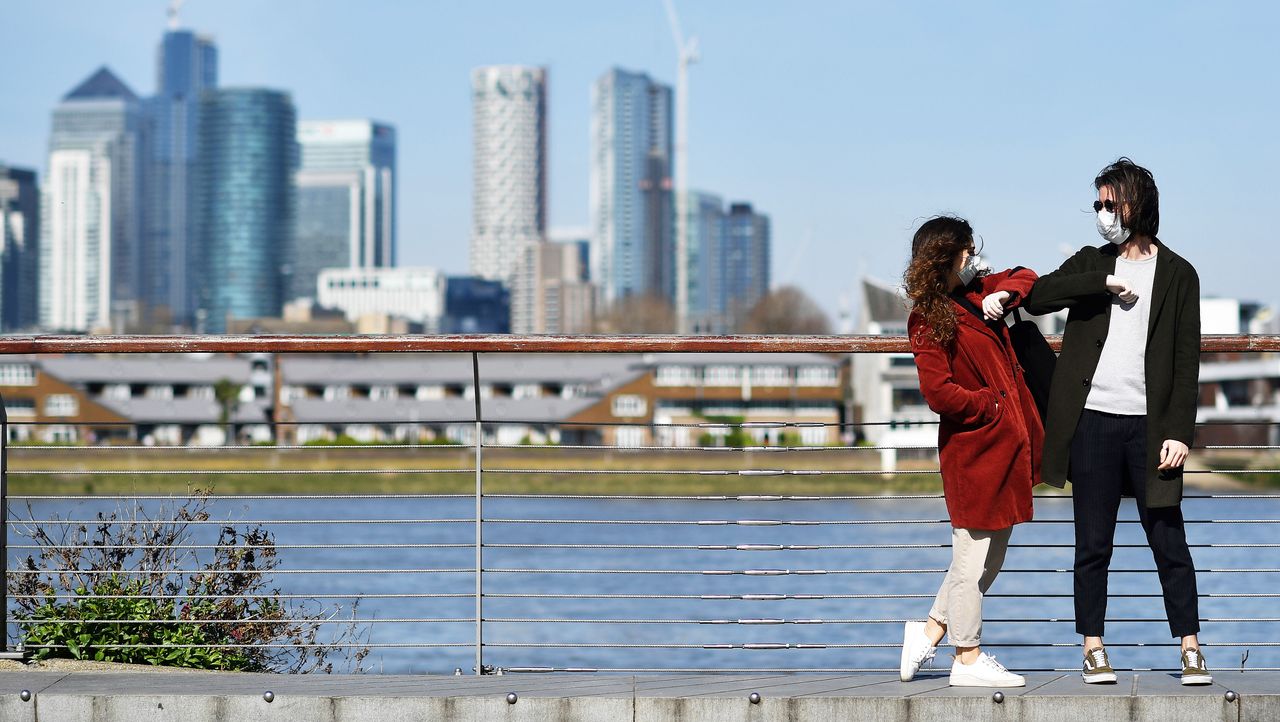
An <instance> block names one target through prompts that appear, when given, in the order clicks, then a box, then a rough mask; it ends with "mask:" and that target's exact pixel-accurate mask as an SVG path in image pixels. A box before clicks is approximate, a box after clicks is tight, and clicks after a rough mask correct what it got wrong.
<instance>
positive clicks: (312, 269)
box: [286, 120, 396, 299]
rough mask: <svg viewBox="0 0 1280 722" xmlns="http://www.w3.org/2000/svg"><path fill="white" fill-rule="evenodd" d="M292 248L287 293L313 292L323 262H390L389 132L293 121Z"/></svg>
mask: <svg viewBox="0 0 1280 722" xmlns="http://www.w3.org/2000/svg"><path fill="white" fill-rule="evenodd" d="M298 144H299V149H300V151H301V154H302V165H301V167H300V168H299V170H298V174H297V186H298V188H297V193H298V199H297V204H298V205H297V208H298V213H297V223H296V225H295V229H294V237H295V242H294V246H295V254H294V261H293V268H292V277H291V281H290V288H289V289H286V290H287V294H286V299H294V298H301V297H312V298H314V297H315V295H316V279H317V277H318V276H319V273H320V270H321V269H324V268H387V267H391V266H395V265H396V131H395V128H393V127H391V126H390V125H387V124H385V123H376V122H374V121H371V120H304V121H300V122H299V123H298Z"/></svg>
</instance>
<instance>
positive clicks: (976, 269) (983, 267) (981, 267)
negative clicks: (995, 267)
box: [956, 255, 991, 286]
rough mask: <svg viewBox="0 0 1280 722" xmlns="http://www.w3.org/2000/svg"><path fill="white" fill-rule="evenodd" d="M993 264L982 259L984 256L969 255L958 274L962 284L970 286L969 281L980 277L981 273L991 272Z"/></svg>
mask: <svg viewBox="0 0 1280 722" xmlns="http://www.w3.org/2000/svg"><path fill="white" fill-rule="evenodd" d="M990 271H991V266H988V265H987V262H986V261H984V260H982V256H976V255H975V256H969V258H968V260H966V261H965V262H964V267H963V268H961V269H960V272H959V273H957V274H956V275H957V276H959V277H960V285H961V286H968V285H969V282H970V281H972V280H973V279H975V278H977V277H978V274H979V273H984V272H990Z"/></svg>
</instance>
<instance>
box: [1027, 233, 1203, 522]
mask: <svg viewBox="0 0 1280 722" xmlns="http://www.w3.org/2000/svg"><path fill="white" fill-rule="evenodd" d="M1156 245H1157V246H1158V247H1159V250H1158V252H1157V255H1156V272H1155V280H1154V282H1153V284H1152V292H1151V318H1150V320H1149V322H1148V330H1147V352H1146V382H1147V486H1146V488H1147V506H1148V507H1149V508H1156V507H1169V506H1177V505H1178V504H1179V503H1181V501H1182V469H1181V468H1178V469H1169V470H1166V471H1160V470H1159V469H1158V468H1157V467H1158V466H1159V464H1160V447H1161V446H1163V444H1164V442H1165V440H1166V439H1175V440H1177V441H1181V442H1182V443H1184V444H1186V445H1187V446H1188V447H1190V446H1191V444H1192V441H1193V436H1194V434H1195V425H1196V402H1197V398H1198V396H1199V377H1200V278H1199V276H1197V275H1196V270H1195V268H1193V267H1192V266H1191V264H1190V263H1188V262H1187V261H1186V260H1185V259H1183V258H1182V257H1181V256H1179V255H1177V254H1176V253H1174V252H1173V251H1171V250H1169V248H1168V247H1167V246H1165V245H1164V244H1163V243H1160V241H1159V240H1156ZM1118 253H1119V249H1118V247H1117V246H1114V245H1112V244H1110V243H1108V244H1106V245H1103V246H1098V247H1094V246H1086V247H1084V248H1082V249H1080V251H1079V252H1077V253H1076V254H1075V255H1074V256H1072V257H1071V258H1068V259H1067V260H1066V262H1064V263H1063V264H1062V267H1061V268H1059V269H1058V270H1056V271H1054V272H1053V273H1049V274H1047V275H1043V276H1041V277H1040V279H1039V280H1038V281H1036V285H1035V286H1034V287H1033V288H1032V289H1031V293H1029V294H1027V298H1026V300H1025V301H1024V303H1023V308H1025V309H1026V310H1027V311H1028V312H1030V313H1033V314H1037V315H1039V314H1045V313H1051V312H1053V311H1058V310H1061V309H1064V308H1065V309H1068V315H1067V326H1066V329H1065V331H1064V332H1063V336H1062V353H1061V354H1060V355H1059V357H1058V365H1057V368H1056V370H1055V371H1054V374H1053V386H1052V388H1051V389H1050V391H1049V408H1048V413H1047V418H1046V419H1045V424H1044V427H1045V428H1044V431H1045V440H1044V462H1043V467H1042V470H1041V474H1042V479H1043V480H1044V481H1045V482H1047V483H1049V484H1053V485H1054V486H1057V487H1063V486H1065V485H1066V482H1067V481H1068V480H1069V479H1070V475H1071V471H1070V469H1069V468H1068V467H1069V461H1070V457H1071V438H1072V436H1074V435H1075V431H1076V424H1077V423H1078V422H1079V420H1080V412H1081V411H1083V410H1084V404H1085V400H1086V398H1087V397H1088V396H1089V386H1090V384H1091V383H1092V377H1093V373H1094V370H1095V369H1097V367H1098V358H1099V357H1100V356H1101V355H1102V347H1103V346H1104V345H1106V342H1107V332H1108V330H1109V328H1110V321H1111V298H1112V296H1111V294H1110V293H1109V292H1108V291H1107V288H1106V278H1107V276H1108V275H1111V274H1113V273H1115V269H1116V256H1117V254H1118Z"/></svg>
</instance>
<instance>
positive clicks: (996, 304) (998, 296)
mask: <svg viewBox="0 0 1280 722" xmlns="http://www.w3.org/2000/svg"><path fill="white" fill-rule="evenodd" d="M1008 301H1009V292H1008V291H996V292H995V293H993V294H990V295H989V296H987V297H986V298H984V299H982V315H983V316H985V317H986V319H987V320H988V321H999V320H1000V319H1002V318H1004V305H1005V304H1006V303H1008Z"/></svg>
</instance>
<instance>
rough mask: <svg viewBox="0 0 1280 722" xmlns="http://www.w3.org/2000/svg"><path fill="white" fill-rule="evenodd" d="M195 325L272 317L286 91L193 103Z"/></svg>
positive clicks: (284, 183) (284, 265)
mask: <svg viewBox="0 0 1280 722" xmlns="http://www.w3.org/2000/svg"><path fill="white" fill-rule="evenodd" d="M199 122H200V137H199V162H198V164H197V165H198V172H197V184H198V194H197V195H198V214H199V222H198V225H199V244H198V245H199V259H198V262H199V269H200V278H201V284H200V298H201V311H202V313H201V314H200V315H201V316H203V319H202V325H203V327H204V329H205V330H206V331H208V332H210V333H222V332H224V331H225V329H226V324H227V319H228V318H229V317H234V318H260V317H278V316H279V315H280V311H281V305H282V299H283V295H284V294H283V289H284V287H285V286H286V285H287V283H288V277H289V275H290V263H291V261H292V251H291V248H292V243H293V217H294V216H293V214H294V194H293V191H294V186H293V174H294V171H295V170H296V168H297V157H298V153H297V142H296V136H297V128H296V126H297V121H296V115H295V113H294V108H293V101H292V99H291V98H290V97H289V94H288V93H285V92H282V91H277V90H267V89H262V88H225V89H218V90H212V91H206V92H205V93H204V94H203V95H202V96H201V100H200V121H199Z"/></svg>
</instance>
